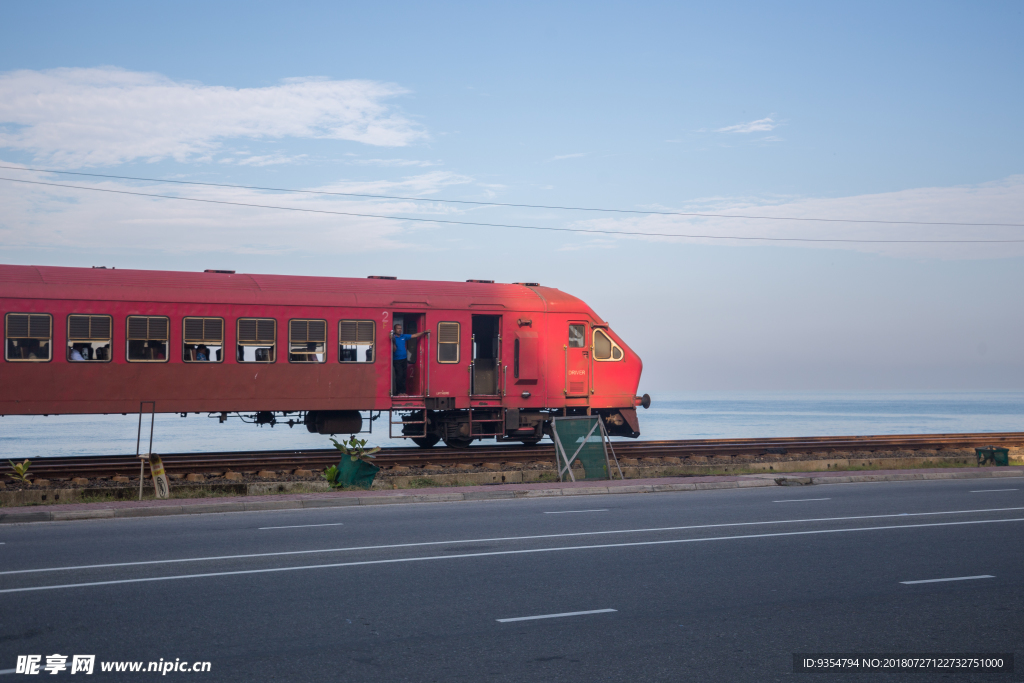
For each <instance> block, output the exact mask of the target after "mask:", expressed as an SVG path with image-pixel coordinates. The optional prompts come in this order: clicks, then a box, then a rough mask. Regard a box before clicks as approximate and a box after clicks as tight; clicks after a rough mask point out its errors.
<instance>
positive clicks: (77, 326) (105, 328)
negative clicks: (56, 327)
mask: <svg viewBox="0 0 1024 683" xmlns="http://www.w3.org/2000/svg"><path fill="white" fill-rule="evenodd" d="M112 325H113V323H112V320H111V317H110V316H109V315H69V316H68V361H69V362H72V363H89V362H100V363H106V362H109V361H110V348H111V327H112Z"/></svg>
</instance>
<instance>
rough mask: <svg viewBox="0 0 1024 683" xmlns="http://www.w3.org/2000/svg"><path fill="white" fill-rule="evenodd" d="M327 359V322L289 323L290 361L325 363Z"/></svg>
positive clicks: (301, 321) (296, 321)
mask: <svg viewBox="0 0 1024 683" xmlns="http://www.w3.org/2000/svg"><path fill="white" fill-rule="evenodd" d="M326 358H327V321H326V320H289V321H288V361H289V362H291V363H323V362H324V360H325V359H326Z"/></svg>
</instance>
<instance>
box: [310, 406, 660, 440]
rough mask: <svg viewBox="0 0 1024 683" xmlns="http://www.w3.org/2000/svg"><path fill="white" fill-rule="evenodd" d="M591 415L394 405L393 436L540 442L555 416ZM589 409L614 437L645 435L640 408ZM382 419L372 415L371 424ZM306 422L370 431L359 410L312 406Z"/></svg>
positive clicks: (323, 428)
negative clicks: (638, 415)
mask: <svg viewBox="0 0 1024 683" xmlns="http://www.w3.org/2000/svg"><path fill="white" fill-rule="evenodd" d="M587 414H588V409H587V408H564V409H553V410H521V409H519V408H502V407H494V408H475V409H472V410H430V409H426V408H421V409H409V410H394V411H391V413H390V418H389V422H390V425H389V428H390V430H391V431H390V433H389V436H391V437H392V438H406V439H410V440H411V441H412V442H413V443H415V444H416V445H417V446H419V447H421V448H432V447H433V446H435V445H437V444H438V443H440V442H444V444H445V445H446V446H448V447H449V448H466V447H468V446H469V445H470V444H472V443H473V441H476V440H478V439H495V440H497V441H505V442H509V441H518V442H520V443H522V444H524V445H534V444H536V443H539V442H540V441H541V440H542V439H543V438H544V437H545V436H550V435H551V419H552V418H554V417H565V416H571V415H587ZM589 414H596V415H600V416H601V417H602V419H603V421H604V424H605V428H606V430H607V431H608V434H609V435H611V436H625V437H631V438H636V437H638V436H639V435H640V430H639V425H638V423H637V418H636V410H635V408H628V409H619V408H607V409H591V410H589ZM378 416H379V414H378ZM376 419H377V418H375V417H371V424H372V420H376ZM302 424H304V425H305V426H306V429H307V430H308V431H310V432H311V433H315V434H316V433H318V434H332V435H333V434H356V433H360V432H363V431H364V430H363V424H364V418H363V417H362V415H361V414H360V413H359V412H358V411H354V410H346V411H323V410H321V411H307V412H305V413H304V414H303V416H302ZM371 428H372V427H371Z"/></svg>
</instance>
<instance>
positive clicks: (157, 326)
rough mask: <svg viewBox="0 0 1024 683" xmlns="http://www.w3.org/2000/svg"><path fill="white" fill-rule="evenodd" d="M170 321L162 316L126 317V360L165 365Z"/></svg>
mask: <svg viewBox="0 0 1024 683" xmlns="http://www.w3.org/2000/svg"><path fill="white" fill-rule="evenodd" d="M169 327H170V320H169V319H168V318H164V317H162V316H141V315H130V316H128V360H129V361H130V362H132V363H147V362H149V363H166V362H167V338H168V335H167V333H168V328H169Z"/></svg>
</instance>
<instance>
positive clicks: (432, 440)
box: [412, 434, 441, 448]
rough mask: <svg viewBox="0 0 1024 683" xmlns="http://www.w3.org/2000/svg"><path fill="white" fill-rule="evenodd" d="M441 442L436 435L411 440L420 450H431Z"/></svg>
mask: <svg viewBox="0 0 1024 683" xmlns="http://www.w3.org/2000/svg"><path fill="white" fill-rule="evenodd" d="M440 440H441V437H439V436H438V435H437V434H427V435H426V436H424V437H421V438H418V439H413V440H412V442H413V443H414V444H416V445H417V446H419V447H420V448H433V447H434V445H435V444H437V442H438V441H440Z"/></svg>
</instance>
